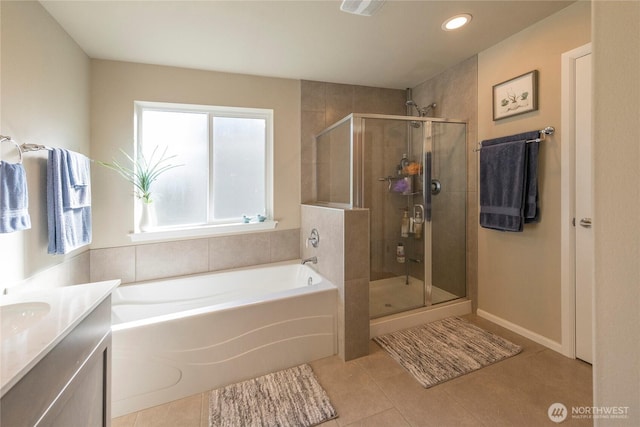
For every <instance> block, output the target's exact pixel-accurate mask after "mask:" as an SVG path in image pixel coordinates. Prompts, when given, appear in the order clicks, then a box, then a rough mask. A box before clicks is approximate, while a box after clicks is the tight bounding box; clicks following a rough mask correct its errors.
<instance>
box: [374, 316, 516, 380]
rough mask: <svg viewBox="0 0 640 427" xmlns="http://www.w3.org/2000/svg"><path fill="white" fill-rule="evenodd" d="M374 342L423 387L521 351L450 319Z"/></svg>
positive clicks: (457, 320)
mask: <svg viewBox="0 0 640 427" xmlns="http://www.w3.org/2000/svg"><path fill="white" fill-rule="evenodd" d="M374 340H375V341H376V342H377V343H378V344H380V346H381V347H382V348H383V349H385V350H386V351H387V352H388V353H389V354H390V355H391V357H393V358H394V359H395V360H396V361H397V362H398V363H400V365H402V367H404V368H405V369H406V370H407V371H409V372H410V373H411V374H412V375H413V376H414V377H415V379H416V380H418V382H419V383H420V384H421V385H422V386H423V387H425V388H429V387H433V386H434V385H436V384H440V383H442V382H444V381H448V380H450V379H453V378H456V377H459V376H460V375H464V374H467V373H469V372H472V371H475V370H477V369H480V368H483V367H485V366H488V365H490V364H492V363H495V362H498V361H500V360H503V359H506V358H508V357H511V356H514V355H516V354H518V353H520V351H521V350H522V348H521V347H520V346H518V345H516V344H513V343H512V342H509V341H507V340H505V339H504V338H501V337H499V336H497V335H495V334H492V333H491V332H487V331H485V330H484V329H481V328H479V327H477V326H475V325H472V324H470V323H469V322H467V321H466V320H463V319H460V318H458V317H450V318H447V319H443V320H438V321H436V322H432V323H427V324H425V325H421V326H418V327H415V328H410V329H405V330H402V331H397V332H393V333H390V334H387V335H382V336H379V337H376V338H374Z"/></svg>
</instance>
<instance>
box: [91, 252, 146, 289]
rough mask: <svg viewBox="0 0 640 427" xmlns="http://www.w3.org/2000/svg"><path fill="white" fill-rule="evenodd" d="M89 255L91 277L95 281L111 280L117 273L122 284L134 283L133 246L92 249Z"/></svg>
mask: <svg viewBox="0 0 640 427" xmlns="http://www.w3.org/2000/svg"><path fill="white" fill-rule="evenodd" d="M90 254H91V262H90V266H91V277H93V278H96V280H103V279H104V278H107V277H111V278H113V276H114V273H117V274H118V275H119V277H118V278H119V279H120V280H121V281H122V283H131V282H135V281H136V262H135V260H136V247H135V246H125V247H121V248H105V249H92V250H91V252H90Z"/></svg>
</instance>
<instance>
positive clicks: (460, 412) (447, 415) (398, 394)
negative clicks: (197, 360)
mask: <svg viewBox="0 0 640 427" xmlns="http://www.w3.org/2000/svg"><path fill="white" fill-rule="evenodd" d="M379 384H380V387H381V388H382V389H383V390H384V393H385V394H386V395H387V397H388V398H389V400H391V402H392V403H393V404H394V406H395V408H396V409H398V411H399V412H400V413H401V414H402V415H403V417H404V418H405V419H406V420H407V421H408V422H409V424H410V425H411V426H437V427H447V426H458V427H460V426H474V427H477V426H479V425H481V423H480V421H479V420H478V419H477V418H476V417H474V416H473V414H472V413H471V412H469V411H467V410H466V408H464V406H463V405H461V404H459V403H458V402H456V401H455V400H453V399H451V396H450V395H449V394H447V392H446V391H444V390H442V389H441V388H440V387H439V386H435V387H432V388H430V389H425V388H423V387H422V386H421V385H420V384H419V383H418V382H417V381H416V380H415V379H414V378H413V377H412V376H411V375H410V374H400V375H396V376H393V377H388V378H384V379H382V380H381V381H379Z"/></svg>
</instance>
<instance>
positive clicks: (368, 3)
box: [340, 0, 385, 16]
mask: <svg viewBox="0 0 640 427" xmlns="http://www.w3.org/2000/svg"><path fill="white" fill-rule="evenodd" d="M384 1H385V0H342V4H341V5H340V10H341V11H343V12H347V13H353V14H354V15H361V16H372V15H373V14H374V13H376V12H377V11H378V9H380V8H381V7H382V5H383V4H384Z"/></svg>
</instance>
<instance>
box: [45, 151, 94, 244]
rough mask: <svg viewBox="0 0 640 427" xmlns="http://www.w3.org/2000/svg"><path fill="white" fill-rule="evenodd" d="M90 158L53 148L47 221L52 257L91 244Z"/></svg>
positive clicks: (48, 171)
mask: <svg viewBox="0 0 640 427" xmlns="http://www.w3.org/2000/svg"><path fill="white" fill-rule="evenodd" d="M89 163H90V161H89V159H88V158H86V157H85V156H83V155H82V154H78V153H74V152H71V151H68V150H64V149H60V148H54V149H52V150H51V151H49V158H48V161H47V218H48V229H49V247H48V253H50V254H66V253H68V252H70V251H72V250H74V249H77V248H79V247H82V246H84V245H88V244H90V243H91V182H90V169H89V168H90V166H89Z"/></svg>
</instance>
